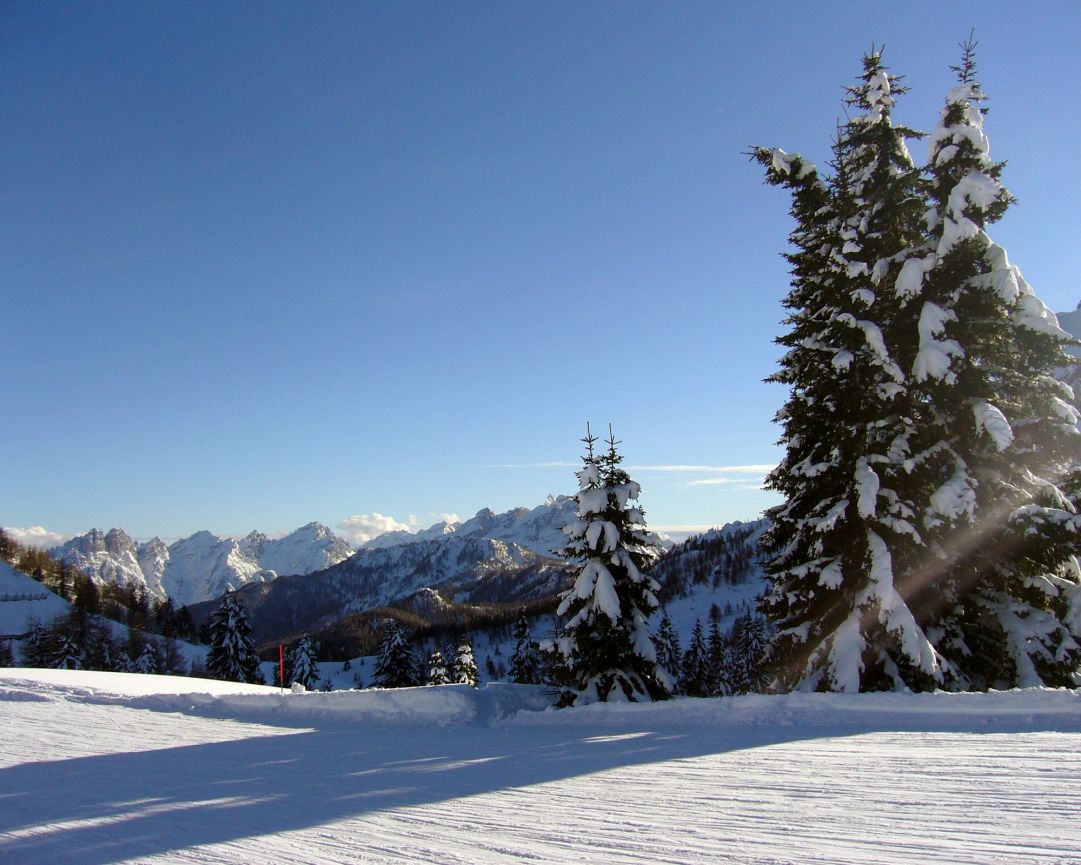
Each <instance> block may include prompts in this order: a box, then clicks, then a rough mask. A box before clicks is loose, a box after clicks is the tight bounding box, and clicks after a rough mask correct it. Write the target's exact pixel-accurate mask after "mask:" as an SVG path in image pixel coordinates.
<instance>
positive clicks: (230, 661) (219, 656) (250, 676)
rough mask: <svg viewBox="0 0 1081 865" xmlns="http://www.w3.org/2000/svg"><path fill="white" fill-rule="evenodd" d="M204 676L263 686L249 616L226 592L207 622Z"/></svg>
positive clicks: (233, 597) (232, 596) (242, 606)
mask: <svg viewBox="0 0 1081 865" xmlns="http://www.w3.org/2000/svg"><path fill="white" fill-rule="evenodd" d="M206 673H207V675H208V676H209V677H210V678H211V679H222V680H224V681H228V682H254V683H262V681H263V677H262V674H261V673H260V672H259V657H258V656H257V655H256V654H255V644H254V643H253V642H252V639H251V625H250V624H248V614H247V611H246V610H245V609H244V605H243V604H241V603H240V602H239V601H238V600H237V599H236V597H235V596H234V594H233V592H227V593H226V595H225V597H224V598H222V601H221V605H220V606H219V607H218V609H217V610H215V611H214V615H213V616H211V618H210V650H209V651H208V652H207V656H206Z"/></svg>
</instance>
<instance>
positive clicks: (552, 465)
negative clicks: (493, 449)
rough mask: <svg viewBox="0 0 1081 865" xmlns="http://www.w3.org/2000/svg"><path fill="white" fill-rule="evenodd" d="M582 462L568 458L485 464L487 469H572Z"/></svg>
mask: <svg viewBox="0 0 1081 865" xmlns="http://www.w3.org/2000/svg"><path fill="white" fill-rule="evenodd" d="M580 465H581V463H580V462H576V463H571V462H567V461H566V460H553V461H552V462H547V463H493V464H492V465H487V466H483V468H486V469H571V468H577V467H578V466H580Z"/></svg>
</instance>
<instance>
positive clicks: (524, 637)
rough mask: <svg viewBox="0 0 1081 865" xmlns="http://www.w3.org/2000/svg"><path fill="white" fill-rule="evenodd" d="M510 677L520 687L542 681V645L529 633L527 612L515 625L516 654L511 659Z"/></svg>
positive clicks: (519, 617) (522, 612) (521, 614)
mask: <svg viewBox="0 0 1081 865" xmlns="http://www.w3.org/2000/svg"><path fill="white" fill-rule="evenodd" d="M510 677H511V681H512V682H517V683H518V684H519V685H537V684H540V681H541V659H540V644H539V643H537V641H536V640H534V639H533V637H532V636H531V635H530V633H529V620H528V619H527V618H526V615H525V611H524V610H522V611H521V612H520V613H519V614H518V621H517V622H515V624H514V654H512V655H511V657H510Z"/></svg>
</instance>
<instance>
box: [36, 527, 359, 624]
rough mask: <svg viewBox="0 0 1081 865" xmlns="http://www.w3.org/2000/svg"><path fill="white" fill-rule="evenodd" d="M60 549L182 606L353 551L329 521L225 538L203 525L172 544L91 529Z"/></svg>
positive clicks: (109, 578) (113, 578) (106, 578)
mask: <svg viewBox="0 0 1081 865" xmlns="http://www.w3.org/2000/svg"><path fill="white" fill-rule="evenodd" d="M53 552H54V553H55V554H56V555H58V556H59V557H61V558H63V559H64V560H65V561H67V562H69V563H71V564H73V565H75V566H76V567H78V568H79V569H81V570H83V571H85V572H86V573H88V574H89V575H90V576H91V577H94V578H96V579H97V580H99V581H101V582H116V583H119V584H121V585H124V586H140V587H142V588H143V589H144V590H145V591H146V592H147V593H148V594H150V595H151V596H153V597H155V598H164V597H166V596H169V597H171V598H172V599H173V602H174V603H176V604H178V605H184V604H190V603H195V602H198V601H204V600H207V599H209V598H214V597H217V596H219V595H221V594H222V593H224V592H225V591H227V590H229V589H235V588H239V587H240V586H243V585H245V584H247V583H250V582H253V581H255V582H265V581H267V580H273V579H274V578H275V577H277V576H278V575H281V574H309V573H311V572H312V571H318V570H322V569H323V568H327V567H330V566H331V565H336V564H338V563H339V562H341V561H344V560H345V559H347V558H348V557H349V556H350V555H352V552H353V551H352V549H351V548H350V547H349V545H348V544H347V543H346V542H345V541H344V540H342V539H341V538H339V537H337V536H336V535H335V534H334V533H333V532H332V531H331V530H330V529H328V528H327V527H326V526H325V525H323V524H322V523H315V522H313V523H308V524H307V525H306V526H302V527H301V528H299V529H296V530H295V531H293V532H291V533H290V534H288V535H286V536H285V537H283V538H279V539H271V538H269V537H268V536H267V535H265V534H264V533H262V532H259V531H252V532H249V533H248V534H247V535H245V536H244V537H243V538H241V539H239V540H237V539H235V538H220V537H218V536H217V535H215V534H213V533H212V532H209V531H206V530H203V531H198V532H196V533H195V534H193V535H191V536H190V537H187V538H183V539H181V540H179V541H176V542H175V543H173V544H171V545H169V546H166V544H165V543H164V542H163V541H162V540H161V539H160V538H151V539H150V540H149V541H147V542H146V543H144V544H137V543H136V542H135V541H134V540H132V538H131V537H130V536H129V535H128V534H127V533H125V532H124V531H122V530H120V529H111V530H110V531H109V532H107V533H103V532H102V531H100V530H99V529H91V530H90V531H89V532H87V533H86V534H85V535H80V536H78V537H75V538H72V539H71V540H70V541H68V542H67V543H65V544H63V545H62V546H60V547H57V548H55V549H54V550H53Z"/></svg>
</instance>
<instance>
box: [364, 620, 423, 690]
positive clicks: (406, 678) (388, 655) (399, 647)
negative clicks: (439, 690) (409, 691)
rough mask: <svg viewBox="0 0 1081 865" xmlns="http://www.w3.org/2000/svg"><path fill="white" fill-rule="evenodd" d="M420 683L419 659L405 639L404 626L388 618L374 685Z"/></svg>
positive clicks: (373, 681) (396, 686)
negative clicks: (417, 659)
mask: <svg viewBox="0 0 1081 865" xmlns="http://www.w3.org/2000/svg"><path fill="white" fill-rule="evenodd" d="M419 684H420V681H419V677H418V676H417V661H416V658H415V657H414V655H413V650H412V649H411V648H409V644H408V643H407V642H406V641H405V635H404V634H403V633H402V626H401V625H400V624H399V623H398V621H397V620H396V619H392V618H388V619H387V620H386V624H385V625H384V626H383V637H382V639H381V640H380V643H379V658H378V660H377V661H376V664H375V672H374V673H373V674H372V685H373V686H374V687H376V688H410V687H413V686H414V685H419Z"/></svg>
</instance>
